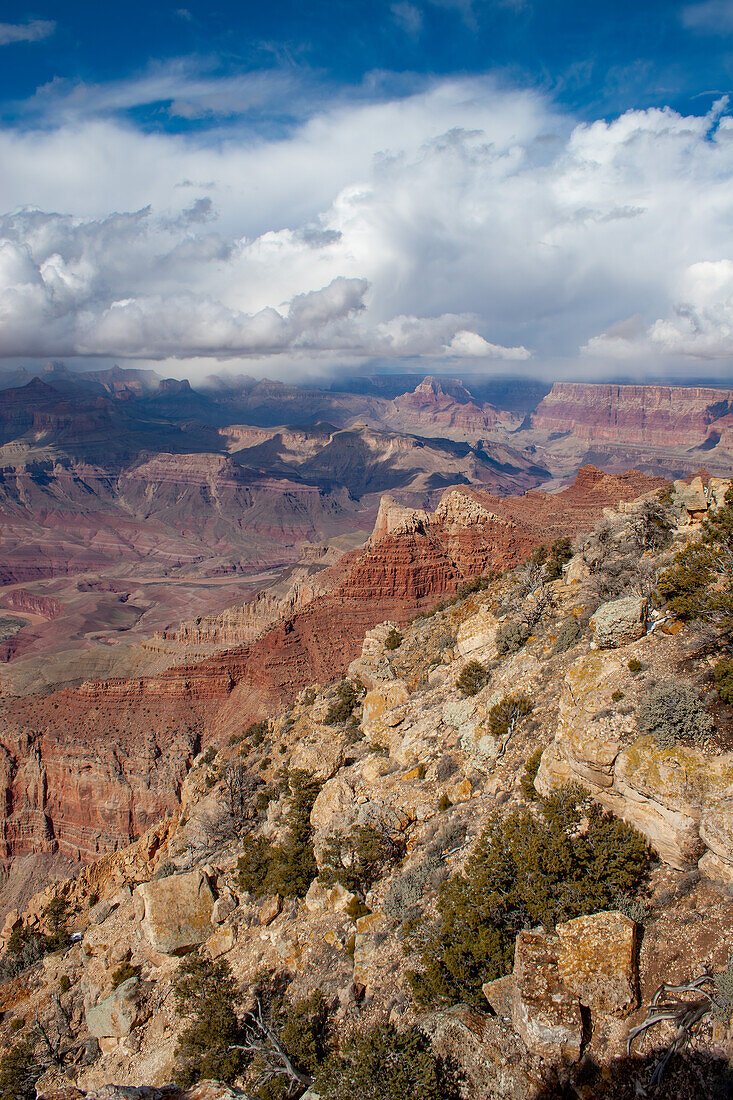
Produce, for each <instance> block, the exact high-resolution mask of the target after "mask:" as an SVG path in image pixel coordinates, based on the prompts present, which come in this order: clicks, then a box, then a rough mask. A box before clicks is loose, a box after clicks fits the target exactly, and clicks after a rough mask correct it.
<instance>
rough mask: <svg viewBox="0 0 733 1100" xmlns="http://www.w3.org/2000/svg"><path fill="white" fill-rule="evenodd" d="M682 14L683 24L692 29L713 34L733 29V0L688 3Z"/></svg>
mask: <svg viewBox="0 0 733 1100" xmlns="http://www.w3.org/2000/svg"><path fill="white" fill-rule="evenodd" d="M680 14H681V19H682V22H683V24H684V25H685V26H686V27H690V28H691V29H692V30H698V31H709V32H710V33H712V34H730V33H731V31H733V0H702V3H699V4H688V5H687V7H684V8H683V9H682V11H681V13H680Z"/></svg>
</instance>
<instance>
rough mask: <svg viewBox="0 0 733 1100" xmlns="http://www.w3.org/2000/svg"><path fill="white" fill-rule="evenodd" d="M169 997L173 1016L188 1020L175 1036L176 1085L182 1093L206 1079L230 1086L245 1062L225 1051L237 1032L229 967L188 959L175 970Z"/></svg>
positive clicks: (234, 992) (234, 987)
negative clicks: (171, 999)
mask: <svg viewBox="0 0 733 1100" xmlns="http://www.w3.org/2000/svg"><path fill="white" fill-rule="evenodd" d="M173 993H174V997H175V1002H176V1011H177V1013H178V1015H179V1016H183V1017H185V1018H186V1019H187V1020H188V1024H187V1026H186V1027H185V1028H184V1030H183V1031H182V1032H181V1034H180V1035H179V1037H178V1046H177V1048H176V1082H177V1083H178V1084H179V1085H181V1086H182V1087H183V1088H190V1086H191V1085H193V1084H195V1083H196V1081H202V1080H206V1079H207V1078H215V1079H216V1080H219V1081H224V1082H226V1083H227V1084H231V1082H232V1081H233V1080H234V1078H235V1077H236V1076H237V1074H238V1073H239V1072H240V1070H241V1069H242V1068H243V1065H244V1059H243V1057H242V1054H241V1052H240V1051H237V1050H230V1049H229V1048H230V1046H231V1045H232V1044H233V1043H236V1042H237V1039H238V1037H239V1033H240V1028H239V1020H238V1019H237V1014H236V1012H235V1010H234V1006H235V1005H236V1004H237V1002H238V1000H239V990H238V989H237V984H236V982H235V981H234V978H233V977H232V973H231V970H230V969H229V965H228V963H226V962H223V961H219V962H211V961H210V960H209V959H205V958H204V957H203V956H201V955H198V954H192V955H189V956H188V957H187V958H186V959H184V961H183V962H182V963H181V965H180V967H179V968H178V973H177V974H176V977H175V981H174V985H173Z"/></svg>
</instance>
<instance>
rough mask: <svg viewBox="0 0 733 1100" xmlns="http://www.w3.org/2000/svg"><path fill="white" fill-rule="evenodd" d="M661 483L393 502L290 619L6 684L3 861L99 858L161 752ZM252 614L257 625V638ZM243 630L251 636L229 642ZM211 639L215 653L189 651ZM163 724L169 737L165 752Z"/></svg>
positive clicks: (252, 711)
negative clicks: (79, 674)
mask: <svg viewBox="0 0 733 1100" xmlns="http://www.w3.org/2000/svg"><path fill="white" fill-rule="evenodd" d="M655 484H658V482H655V481H653V480H650V479H648V478H645V477H644V476H643V475H639V474H636V473H634V472H631V473H629V474H628V475H626V476H625V477H623V478H616V477H609V476H607V475H603V474H601V473H600V471H597V470H592V469H586V470H583V471H581V473H580V474H579V476H578V479H577V481H576V483H575V485H574V486H572V487H570V488H569V489H567V490H565V491H564V492H563V493H560V494H556V495H551V494H544V493H539V492H537V491H535V490H533V491H531V492H530V493H527V494H525V495H524V496H523V497H516V498H512V497H498V496H495V495H493V494H490V493H487V492H485V491H482V490H475V489H470V490H469V489H457V490H450V491H448V492H447V493H445V494H444V496H443V499H442V500H441V503H440V504H439V505H438V507H437V509H436V511H435V512H422V511H415V510H411V509H406V508H404V507H403V506H400V505H396V504H395V503H394V502H390V501H389V500H386V501H384V502H383V505H382V509H381V512H380V515H379V517H378V520H377V524H376V528H375V534H374V536H373V537H372V539H371V540H370V542H369V543H368V545H367V546H366V547H365V548H364V549H361V550H353V551H349V552H348V553H346V554H344V555H343V556H341V557H339V558H338V560H337V561H336V562H335V563H334V564H332V565H329V566H327V567H326V568H324V569H322V570H321V571H319V573H318V576H317V591H316V592H315V594H314V596H313V598H308V597H309V592H308V587H307V586H305V587H304V588H302V589H301V590H300V595H296V596H295V597H294V598H292V602H289V601H288V599H287V598H286V600H285V602H284V605H278V604H275V608H276V609H277V610H280V609H281V608H282V607H283V606H284V609H285V611H286V614H285V616H284V617H283V618H281V619H280V620H279V621H278V622H276V623H275V624H274V625H270V622H269V621H268V618H267V612H265V615H264V617H263V616H262V613H261V608H260V604H261V603H262V601H261V600H258V601H256V603H255V605H254V608H253V611H252V612H251V613H249V614H248V613H247V612H246V611H245V610H242V611H240V612H238V613H234V614H232V613H227V615H226V616H225V617H223V618H222V619H220V620H218V621H216V622H215V621H214V620H211V619H209V620H207V621H206V622H205V623H204V624H199V627H196V625H195V624H194V625H193V626H192V627H187V628H184V630H183V631H182V632H180V633H179V638H178V639H177V640H178V641H179V642H180V641H182V644H181V645H179V646H178V648H176V649H175V663H174V664H172V667H169V668H167V669H166V668H165V667H162V668H161V663H162V664H165V655H166V649H165V646H163V647H162V650H161V647H160V646H156V645H154V646H153V647H152V650H151V651H150V653H149V656H152V657H154V658H155V661H156V663H155V664H154V665H153V670H152V671H147V672H146V671H145V668H144V664H141V667H140V672H139V673H138V674H137V675H135V676H134V677H116V678H106V679H98V680H90V681H88V682H85V683H83V684H81V685H80V686H78V687H76V688H66V689H64V690H61V691H56V692H51V693H49V694H45V695H34V694H26V695H24V696H12V695H10V694H8V693H7V692H6V693H5V694H4V695H3V696H2V697H0V718H1V721H2V726H1V727H0V728H1V730H2V732H1V734H0V743H1V744H2V745H3V746H4V751H5V753H6V759H7V766H6V778H5V780H4V790H5V794H4V805H5V807H6V809H5V814H4V817H3V818H2V820H3V822H4V825H3V826H2V827H3V830H4V837H5V855H6V858H10V857H12V856H14V855H16V854H18V853H20V852H28V851H33V850H38V851H44V850H47V849H48V848H49V846H50V847H56V848H57V849H58V851H59V852H60V853H61V854H62V855H64V856H69V855H70V856H74V857H75V858H89V855H90V854H93V853H94V852H95V851H98V850H105V849H109V848H114V847H116V846H118V845H120V844H123V843H127V842H129V840H131V839H132V838H133V837H134V836H135V835H137V834H138V833H139V831H140V827H139V822H140V820H147V819H148V818H149V816H150V814H155V813H156V812H158V813H163V812H164V811H165V810H166V809H167V808H168V807H169V806H170V804H171V801H172V800H174V799H175V797H176V796H177V792H178V785H179V782H180V774H181V773H180V767H179V766H178V765H176V767H173V768H170V769H168V770H165V771H162V772H161V773H160V774H158V773H157V771H156V768H155V766H154V765H153V766H152V772H153V775H152V776H151V775H150V771H151V763H150V761H151V759H153V760H155V759H168V757H169V756H171V755H172V756H173V757H175V759H177V760H180V761H185V760H187V759H189V758H190V754H191V751H192V747H195V743H196V737H197V736H200V738H201V741H202V743H207V742H208V741H210V740H211V739H212V738H214V737H225V736H228V735H230V734H232V733H233V732H234V731H235V729H236V728H237V726H238V725H239V724H241V722H242V721H246V720H254V719H255V718H258V717H259V716H261V714H262V713H264V712H267V711H268V710H269V709H271V708H273V707H277V706H280V705H282V704H284V703H286V702H287V701H289V700H291V699H292V698H293V697H294V696H295V694H296V693H297V692H298V691H299V690H301V689H302V688H303V687H305V686H306V685H307V684H309V683H311V682H313V681H314V680H324V679H325V680H330V679H332V678H333V676H334V675H335V674H337V673H338V672H339V671H343V670H345V668H346V666H347V665H348V663H349V662H350V661H351V660H353V659H354V658H355V657H356V656H357V654H358V651H359V647H360V644H361V643H360V639H361V638H362V637H363V635H364V633H365V631H367V630H368V629H369V628H371V627H373V626H375V625H376V624H377V623H378V622H380V621H381V620H383V619H385V618H391V619H394V620H396V621H398V622H400V623H405V622H407V621H408V620H409V619H410V618H411V617H412V616H413V615H414V614H415V613H416V612H418V611H421V610H424V609H425V608H426V607H429V606H430V605H432V604H434V603H435V601H436V599H438V598H439V597H440V596H441V595H443V594H452V593H454V592H455V590H456V588H457V587H458V585H459V584H460V583H462V582H463V581H465V580H466V579H467V578H470V577H473V576H475V575H477V574H480V573H485V572H487V571H489V570H500V569H504V568H507V567H512V566H514V565H516V564H518V563H519V562H520V561H521V560H523V559H524V558H525V557H526V556H527V555H528V554H529V552H530V551H531V550H532V549H533V547H535V546H537V545H539V544H540V543H545V542H547V541H548V540H551V539H554V538H557V537H560V536H562V535H574V534H576V533H578V532H579V531H585V530H588V529H589V528H590V527H591V526H592V525H593V523H594V522H595V520H596V519H597V518H598V516H599V515H600V514H601V512H602V510H603V508H604V507H606V506H608V505H611V504H616V503H617V502H618V500H619V499H623V498H625V497H629V496H634V495H635V494H636V493H637V492H638V491H639V490H640V489H642V488H652V487H653V486H654V485H655ZM301 601H302V602H301ZM270 609H271V610H272V607H271V608H270ZM258 616H259V617H258ZM55 621H56V622H58V621H59V620H55ZM254 623H257V624H258V629H259V630H260V633H259V635H258V636H257V637H254V638H251V640H250V638H248V637H247V635H250V636H251V634H252V632H253V629H254V627H253V624H254ZM237 634H239V637H238V638H237V640H238V642H240V644H238V645H235V646H232V644H231V643H232V641H233V639H234V637H235V636H236V635H237ZM202 641H205V642H206V643H207V645H209V646H211V649H210V654H211V655H209V656H208V657H206V659H204V660H195V659H192V658H191V656H189V658H188V660H187V659H186V656H187V653H188V654H189V655H190V654H192V653H193V654H197V653H198V647H199V646H200V645H201V643H202ZM189 642H190V648H188V649H187V645H188V643H189ZM169 652H170V651H169ZM151 728H153V729H155V730H156V731H157V732H156V737H158V738H159V739H162V740H160V743H158V744H157V748H154V749H151V748H150V746H149V740H150V729H151ZM27 730H33V731H34V737H33V752H32V756H33V763H32V766H33V768H34V769H35V770H36V772H37V775H38V780H37V782H35V783H34V784H31V785H29V790H32V791H34V792H37V794H33V796H31V795H30V794H29V795H28V796H25V795H24V794H23V787H24V783H25V778H24V777H25V771H24V768H25V767H26V759H27V757H28V754H29V752H30V746H29V743H28V739H27V735H26V733H25V732H24V731H27ZM82 731H83V732H82ZM110 745H114V746H115V750H114V752H115V753H116V757H115V760H116V763H115V764H114V767H113V768H112V770H111V771H110V770H109V769H107V767H106V766H105V768H104V769H102V771H101V772H99V770H98V765H97V760H98V758H99V757H100V754H101V757H102V758H105V756H106V755H107V754H108V753H109V752H110ZM151 752H152V754H153V755H152V757H151V755H150V754H151ZM65 758H73V759H74V760H75V766H74V768H73V770H69V769H68V768H66V767H64V765H63V760H64V759H65ZM83 761H86V763H82V762H83ZM88 772H90V773H91V774H92V775H94V777H95V778H94V782H93V783H91V784H90V785H89V786H88V788H86V789H85V793H84V795H82V794H81V793H79V791H78V788H77V776H78V775H81V776H84V775H85V774H87V773H88ZM146 774H148V775H149V778H148V781H147V786H146V784H145V779H144V777H145V775H146ZM105 775H108V776H109V782H105V779H104V777H105ZM141 777H142V778H141ZM141 792H144V793H141ZM85 798H86V800H87V804H88V810H87V818H88V822H89V827H88V833H87V834H86V835H83V836H82V835H80V834H79V833H78V831H77V829H76V817H77V816H78V814H79V813H80V812H81V811H80V809H79V807H81V806H82V805H83V803H84V800H85ZM66 805H68V806H69V807H70V809H69V812H68V817H69V824H68V826H67V823H66V817H67V812H66V810H65V809H64V807H65V806H66ZM156 806H157V811H156V809H155V807H156ZM19 822H22V827H21V825H20V824H18V823H19Z"/></svg>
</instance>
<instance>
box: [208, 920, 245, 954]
mask: <svg viewBox="0 0 733 1100" xmlns="http://www.w3.org/2000/svg"><path fill="white" fill-rule="evenodd" d="M236 942H237V937H236V935H235V932H234V929H233V928H232V926H231V924H225V925H224V926H223V927H221V928H217V930H216V932H214V933H213V935H211V936H209V938H208V940H207V941H206V944H205V947H206V950H207V951H208V952H209V955H210V956H211V958H212V959H218V958H219V957H220V956H221V955H226V953H227V952H228V951H231V950H232V948H233V947H234V945H235V943H236Z"/></svg>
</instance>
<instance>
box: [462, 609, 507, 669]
mask: <svg viewBox="0 0 733 1100" xmlns="http://www.w3.org/2000/svg"><path fill="white" fill-rule="evenodd" d="M498 627H499V621H498V619H496V618H495V617H494V616H493V615H492V614H491V612H490V611H489V609H488V607H481V608H479V610H478V611H477V612H476V614H475V615H472V616H471V617H470V618H469V619H466V620H465V621H464V622H462V623H461V625H460V626H459V627H458V632H457V634H456V649H457V650H458V652H459V654H460V655H461V657H468V656H469V655H471V654H476V653H478V652H479V651H480V652H481V655H482V656H483V657H486V658H491V657H495V656H496V631H497V629H498Z"/></svg>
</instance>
